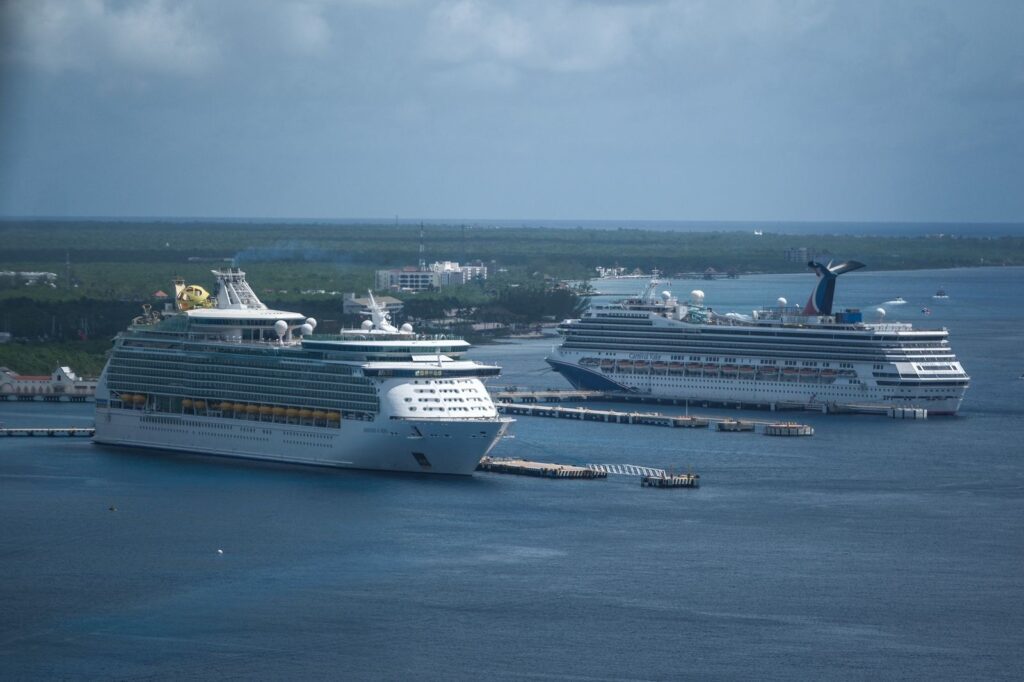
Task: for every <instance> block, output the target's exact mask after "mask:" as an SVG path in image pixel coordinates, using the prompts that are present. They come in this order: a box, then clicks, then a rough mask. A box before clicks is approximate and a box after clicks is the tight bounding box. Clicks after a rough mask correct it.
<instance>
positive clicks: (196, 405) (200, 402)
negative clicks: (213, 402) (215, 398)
mask: <svg viewBox="0 0 1024 682" xmlns="http://www.w3.org/2000/svg"><path fill="white" fill-rule="evenodd" d="M192 407H194V408H196V409H197V410H205V409H206V401H205V400H196V401H195V402H193V403H192Z"/></svg>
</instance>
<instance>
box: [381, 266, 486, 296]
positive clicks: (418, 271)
mask: <svg viewBox="0 0 1024 682" xmlns="http://www.w3.org/2000/svg"><path fill="white" fill-rule="evenodd" d="M476 279H481V280H483V279H487V266H486V265H484V264H483V263H481V262H479V261H477V262H475V263H468V264H466V265H460V264H459V263H458V262H455V261H447V260H446V261H438V262H436V263H432V264H431V265H430V266H429V267H427V266H422V267H412V266H410V267H405V268H397V269H392V270H378V271H377V276H376V288H377V289H397V290H399V291H429V290H431V289H442V288H444V287H448V286H454V285H458V284H465V283H466V282H470V281H472V280H476Z"/></svg>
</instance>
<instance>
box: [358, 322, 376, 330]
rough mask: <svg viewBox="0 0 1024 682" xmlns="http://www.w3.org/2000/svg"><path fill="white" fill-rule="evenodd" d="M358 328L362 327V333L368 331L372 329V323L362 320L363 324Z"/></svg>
mask: <svg viewBox="0 0 1024 682" xmlns="http://www.w3.org/2000/svg"><path fill="white" fill-rule="evenodd" d="M360 327H362V328H363V330H364V331H369V330H371V329H373V322H372V321H371V320H363V323H362V324H361V325H360Z"/></svg>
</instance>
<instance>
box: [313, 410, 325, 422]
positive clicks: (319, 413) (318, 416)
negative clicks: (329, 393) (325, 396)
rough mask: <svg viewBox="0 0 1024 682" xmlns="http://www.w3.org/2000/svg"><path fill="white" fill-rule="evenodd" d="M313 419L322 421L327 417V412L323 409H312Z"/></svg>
mask: <svg viewBox="0 0 1024 682" xmlns="http://www.w3.org/2000/svg"><path fill="white" fill-rule="evenodd" d="M313 419H315V420H317V421H323V420H324V419H327V413H326V412H324V411H323V410H313Z"/></svg>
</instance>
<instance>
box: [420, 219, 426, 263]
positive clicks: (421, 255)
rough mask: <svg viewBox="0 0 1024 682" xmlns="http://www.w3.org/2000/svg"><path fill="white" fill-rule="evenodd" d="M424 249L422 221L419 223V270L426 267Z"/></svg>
mask: <svg viewBox="0 0 1024 682" xmlns="http://www.w3.org/2000/svg"><path fill="white" fill-rule="evenodd" d="M425 253H426V250H425V249H424V247H423V223H420V272H423V271H424V270H426V269H427V259H426V256H425V255H424V254H425Z"/></svg>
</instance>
